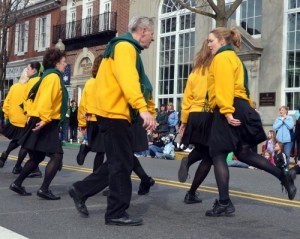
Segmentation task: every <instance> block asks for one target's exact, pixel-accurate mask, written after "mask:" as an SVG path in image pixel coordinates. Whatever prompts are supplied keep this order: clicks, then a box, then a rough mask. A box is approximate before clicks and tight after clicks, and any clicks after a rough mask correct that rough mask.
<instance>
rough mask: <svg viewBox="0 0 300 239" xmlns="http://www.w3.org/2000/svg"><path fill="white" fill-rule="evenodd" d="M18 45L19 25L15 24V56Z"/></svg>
mask: <svg viewBox="0 0 300 239" xmlns="http://www.w3.org/2000/svg"><path fill="white" fill-rule="evenodd" d="M18 45H19V24H16V27H15V55H17V54H18V51H19V48H18Z"/></svg>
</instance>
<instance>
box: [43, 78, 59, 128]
mask: <svg viewBox="0 0 300 239" xmlns="http://www.w3.org/2000/svg"><path fill="white" fill-rule="evenodd" d="M38 91H40V97H39V98H38V112H39V117H40V119H41V120H42V121H43V123H45V124H46V123H49V122H50V121H51V120H52V119H51V115H52V112H53V108H54V107H58V106H55V105H54V104H55V103H54V100H55V98H56V97H57V94H58V93H59V92H60V91H61V85H60V79H59V76H58V75H56V74H50V75H48V76H46V77H45V79H43V82H42V83H41V85H40V87H39V90H38Z"/></svg>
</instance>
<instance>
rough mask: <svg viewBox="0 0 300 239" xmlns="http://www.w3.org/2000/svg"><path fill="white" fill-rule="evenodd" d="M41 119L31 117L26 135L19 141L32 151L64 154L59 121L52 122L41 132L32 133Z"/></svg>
mask: <svg viewBox="0 0 300 239" xmlns="http://www.w3.org/2000/svg"><path fill="white" fill-rule="evenodd" d="M40 121H41V120H40V118H38V117H31V118H30V120H29V122H28V124H27V125H26V126H25V130H24V134H23V136H22V137H21V138H20V140H19V141H18V142H19V144H20V145H22V147H24V148H25V149H28V150H31V151H40V152H44V153H50V154H51V153H59V154H63V149H62V145H61V141H60V139H59V126H58V124H59V120H52V121H51V122H50V123H48V124H46V125H45V126H44V127H43V128H41V130H39V131H35V132H34V131H32V129H33V128H35V127H36V123H38V122H40Z"/></svg>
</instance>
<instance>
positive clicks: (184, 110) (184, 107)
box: [181, 72, 196, 124]
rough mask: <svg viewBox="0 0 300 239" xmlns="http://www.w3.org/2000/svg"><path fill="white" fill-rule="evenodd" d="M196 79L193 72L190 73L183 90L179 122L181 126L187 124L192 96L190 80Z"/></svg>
mask: <svg viewBox="0 0 300 239" xmlns="http://www.w3.org/2000/svg"><path fill="white" fill-rule="evenodd" d="M195 77H196V74H195V72H192V73H191V74H190V75H189V77H188V80H187V83H186V87H185V89H184V94H183V99H182V104H181V122H182V123H183V124H186V123H187V120H188V117H189V113H190V109H191V106H192V102H193V94H192V79H193V78H195Z"/></svg>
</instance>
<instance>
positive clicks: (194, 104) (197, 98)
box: [181, 68, 208, 124]
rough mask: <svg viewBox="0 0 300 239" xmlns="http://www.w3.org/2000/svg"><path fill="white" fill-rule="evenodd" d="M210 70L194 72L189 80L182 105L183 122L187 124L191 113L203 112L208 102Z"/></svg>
mask: <svg viewBox="0 0 300 239" xmlns="http://www.w3.org/2000/svg"><path fill="white" fill-rule="evenodd" d="M207 77H208V70H205V72H204V75H202V68H199V69H197V70H195V71H193V72H192V73H191V74H190V75H189V78H188V80H187V83H186V87H185V90H184V95H183V100H182V104H181V122H182V123H183V124H186V123H187V120H188V117H189V113H190V112H202V111H203V107H204V105H205V102H206V93H207Z"/></svg>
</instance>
